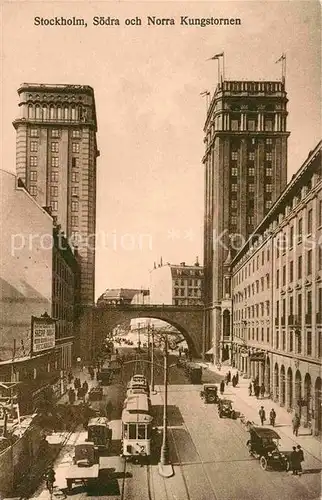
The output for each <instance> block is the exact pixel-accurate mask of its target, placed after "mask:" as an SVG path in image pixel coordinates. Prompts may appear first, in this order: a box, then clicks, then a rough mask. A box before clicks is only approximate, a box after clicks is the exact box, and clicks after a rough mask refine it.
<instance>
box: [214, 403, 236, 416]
mask: <svg viewBox="0 0 322 500" xmlns="http://www.w3.org/2000/svg"><path fill="white" fill-rule="evenodd" d="M218 415H219V418H222V417H228V418H233V419H235V418H236V417H237V415H236V412H235V410H234V409H233V404H232V402H231V401H230V399H219V401H218Z"/></svg>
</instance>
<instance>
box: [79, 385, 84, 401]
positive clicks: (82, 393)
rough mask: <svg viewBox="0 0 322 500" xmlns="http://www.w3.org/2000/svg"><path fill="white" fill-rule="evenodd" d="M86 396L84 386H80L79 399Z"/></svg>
mask: <svg viewBox="0 0 322 500" xmlns="http://www.w3.org/2000/svg"><path fill="white" fill-rule="evenodd" d="M84 396H85V392H84V389H83V387H80V388H79V389H77V399H79V400H81V399H84Z"/></svg>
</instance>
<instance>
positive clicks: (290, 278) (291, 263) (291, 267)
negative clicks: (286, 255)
mask: <svg viewBox="0 0 322 500" xmlns="http://www.w3.org/2000/svg"><path fill="white" fill-rule="evenodd" d="M293 272H294V271H293V261H292V260H291V261H290V274H289V281H290V283H292V281H293V279H294V278H293Z"/></svg>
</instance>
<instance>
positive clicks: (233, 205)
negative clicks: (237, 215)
mask: <svg viewBox="0 0 322 500" xmlns="http://www.w3.org/2000/svg"><path fill="white" fill-rule="evenodd" d="M230 206H231V208H237V200H231V205H230Z"/></svg>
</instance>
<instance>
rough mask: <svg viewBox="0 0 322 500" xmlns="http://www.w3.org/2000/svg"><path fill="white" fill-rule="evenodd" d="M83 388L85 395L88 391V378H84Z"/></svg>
mask: <svg viewBox="0 0 322 500" xmlns="http://www.w3.org/2000/svg"><path fill="white" fill-rule="evenodd" d="M83 390H84V395H85V394H86V393H87V391H88V383H87V382H86V380H84V382H83Z"/></svg>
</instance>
